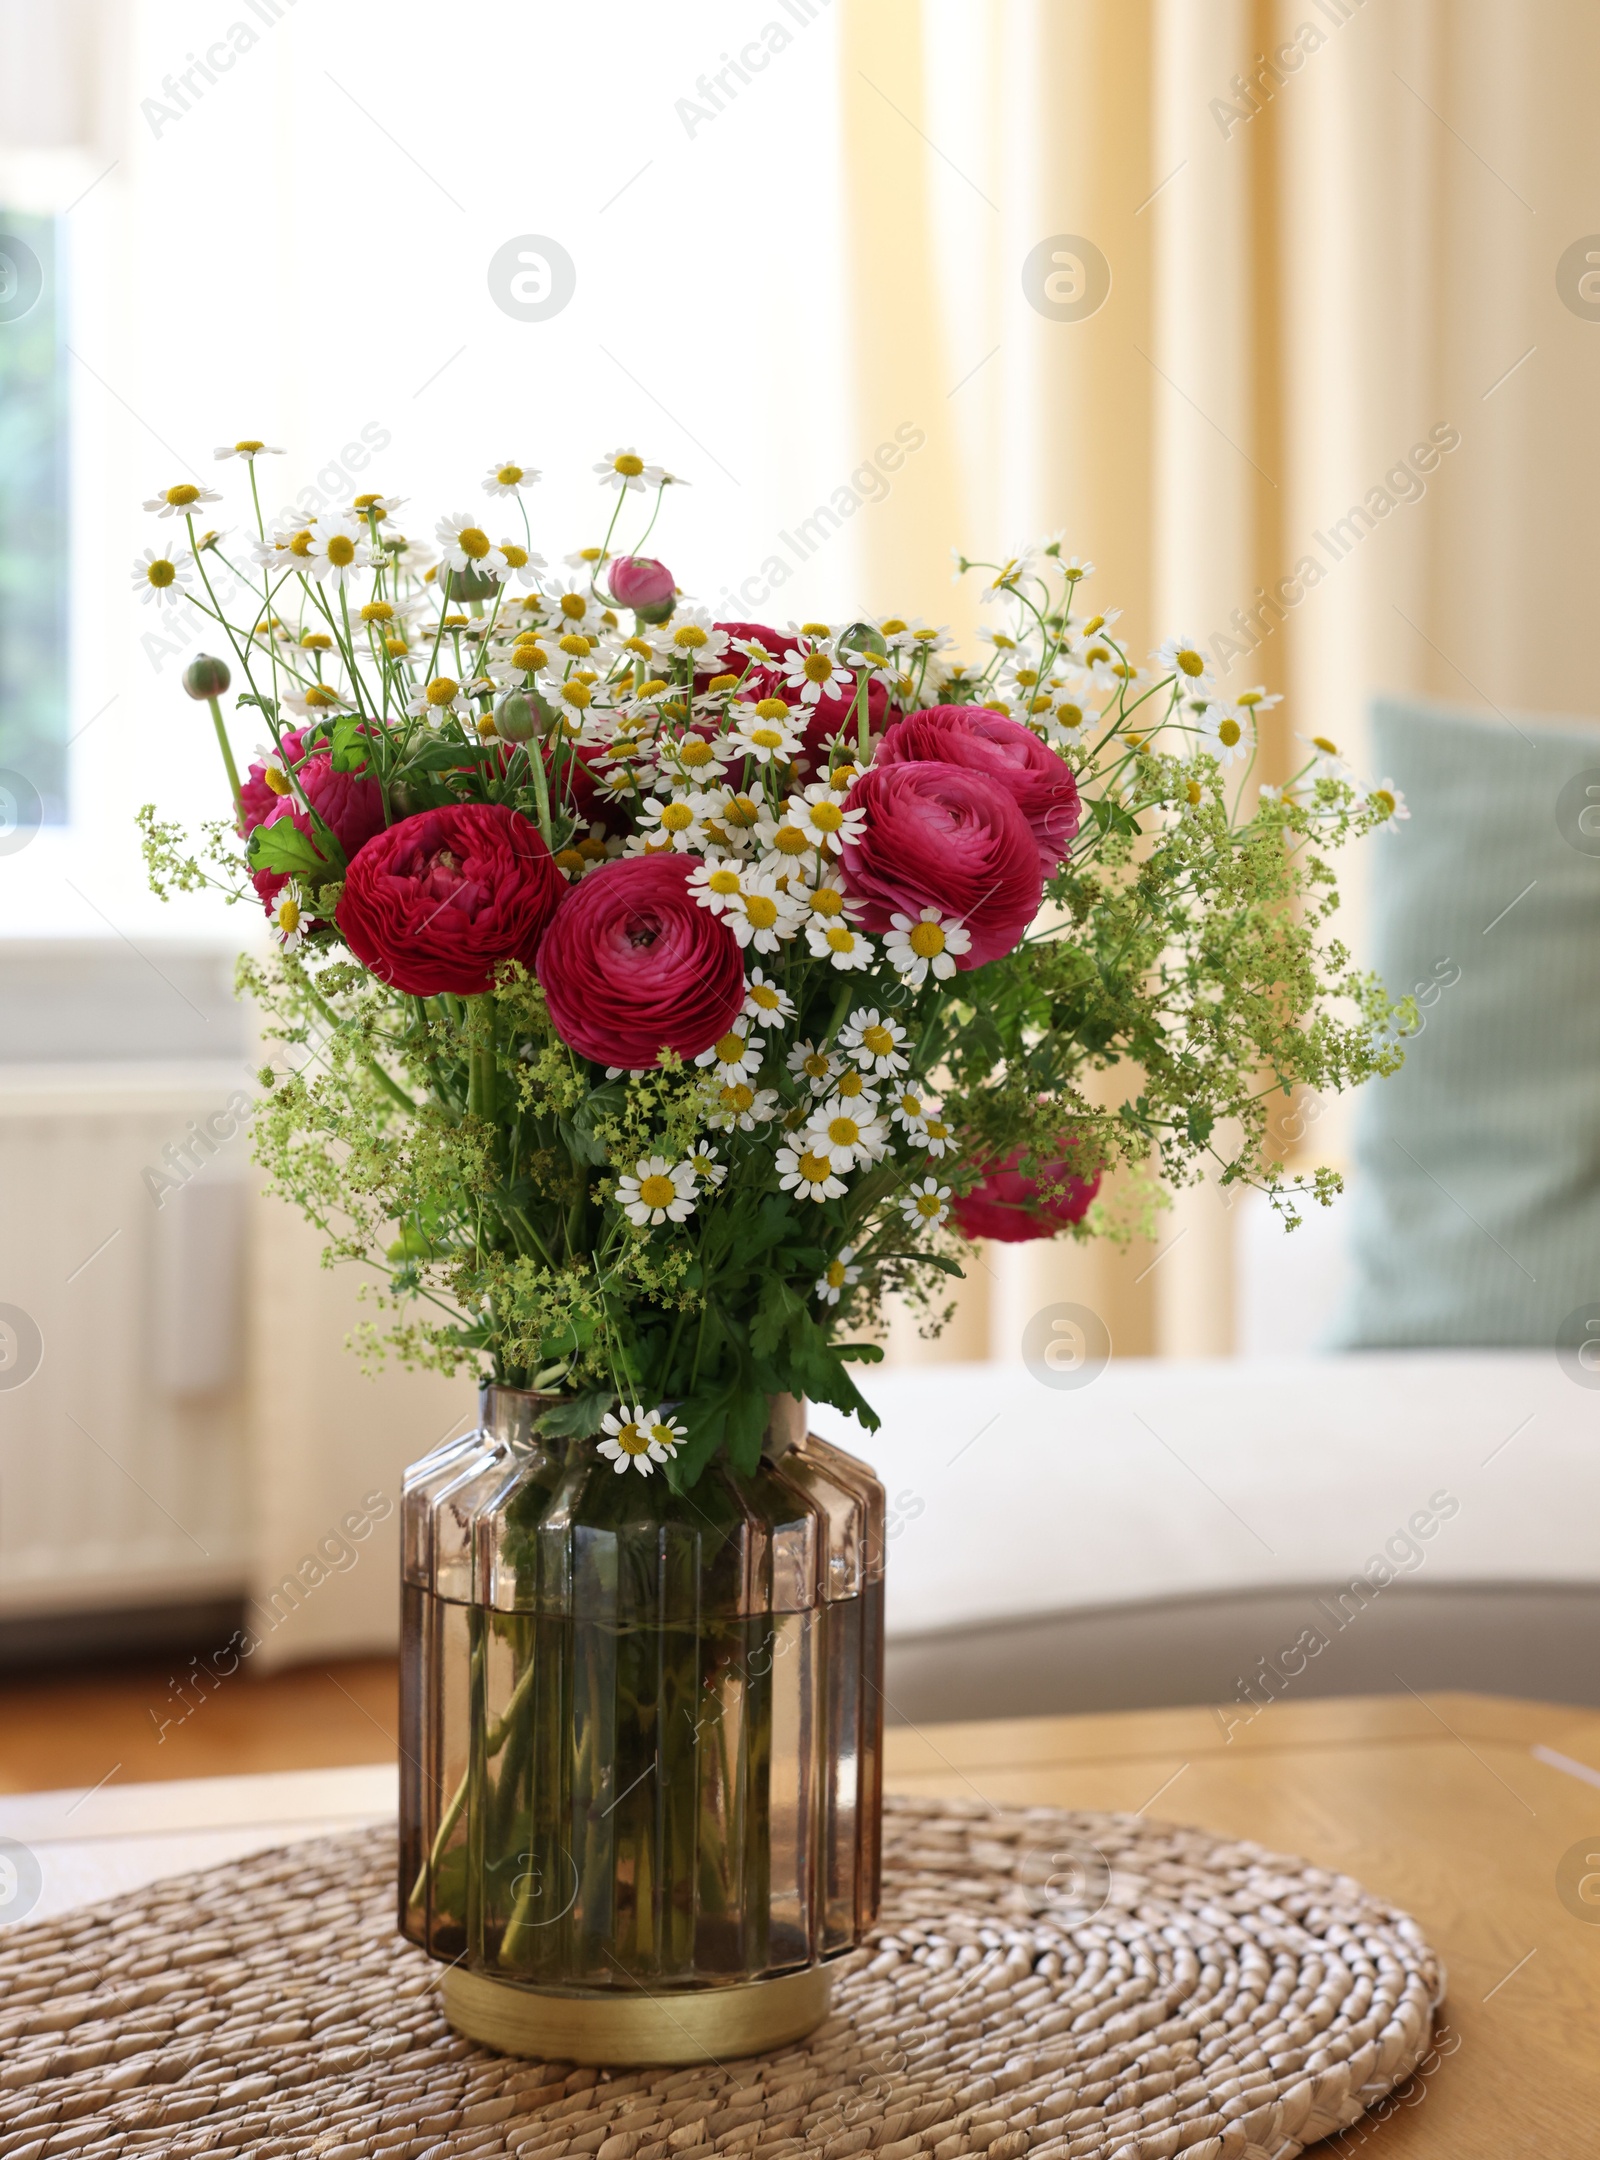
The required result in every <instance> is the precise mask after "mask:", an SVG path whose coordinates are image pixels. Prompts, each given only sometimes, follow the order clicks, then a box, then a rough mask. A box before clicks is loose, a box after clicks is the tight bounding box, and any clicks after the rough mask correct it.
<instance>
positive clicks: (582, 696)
mask: <svg viewBox="0 0 1600 2160" xmlns="http://www.w3.org/2000/svg"><path fill="white" fill-rule="evenodd" d="M561 695H562V697H563V699H564V700H565V701H566V703H567V704H568V705H576V706H577V708H578V710H579V712H584V711H586V710H587V709H588V707H589V706H590V705H591V704H592V703H593V702H594V692H593V691H592V690H591V689H590V688H589V685H588V684H587V683H586V682H576V681H574V682H568V683H563V684H562V685H561Z"/></svg>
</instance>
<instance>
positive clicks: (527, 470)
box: [483, 458, 543, 568]
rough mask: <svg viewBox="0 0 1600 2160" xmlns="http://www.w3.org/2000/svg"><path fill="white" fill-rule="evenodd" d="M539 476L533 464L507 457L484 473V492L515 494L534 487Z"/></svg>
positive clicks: (489, 493)
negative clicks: (521, 463) (520, 462)
mask: <svg viewBox="0 0 1600 2160" xmlns="http://www.w3.org/2000/svg"><path fill="white" fill-rule="evenodd" d="M538 478H539V474H538V473H537V472H536V471H535V469H534V468H533V466H531V465H519V464H518V463H517V462H516V460H515V459H514V458H506V459H505V460H504V461H503V462H502V463H500V464H498V465H491V466H490V467H489V470H488V471H487V472H486V473H485V474H484V476H483V492H484V493H485V495H515V494H517V493H518V492H519V491H520V490H521V489H523V488H530V487H532V486H533V484H534V482H535V481H536V480H537V479H538ZM542 567H543V566H542V565H541V568H542Z"/></svg>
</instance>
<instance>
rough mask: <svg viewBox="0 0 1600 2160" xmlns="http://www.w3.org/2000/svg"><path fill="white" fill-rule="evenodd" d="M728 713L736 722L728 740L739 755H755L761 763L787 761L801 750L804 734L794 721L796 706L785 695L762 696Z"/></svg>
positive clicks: (735, 707)
mask: <svg viewBox="0 0 1600 2160" xmlns="http://www.w3.org/2000/svg"><path fill="white" fill-rule="evenodd" d="M729 717H730V719H731V720H732V722H733V725H732V726H731V727H730V728H729V730H728V733H727V736H726V738H725V740H726V742H727V745H728V748H729V749H730V750H732V751H733V752H734V753H735V755H736V756H738V757H753V758H754V759H755V761H756V763H757V764H758V765H766V764H770V763H772V762H773V761H774V760H775V761H776V762H777V763H778V764H780V765H787V764H788V762H789V760H790V759H791V758H793V757H796V756H797V755H798V754H799V750H800V745H801V743H802V741H803V740H804V735H803V732H802V730H801V729H800V728H799V727H797V726H796V725H795V718H794V711H793V708H792V707H791V706H788V705H786V704H785V703H784V701H783V699H782V698H761V699H759V700H758V701H757V702H756V703H755V704H754V705H735V706H734V707H733V708H732V710H731V712H730V714H729Z"/></svg>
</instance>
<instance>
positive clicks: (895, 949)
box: [883, 907, 972, 988]
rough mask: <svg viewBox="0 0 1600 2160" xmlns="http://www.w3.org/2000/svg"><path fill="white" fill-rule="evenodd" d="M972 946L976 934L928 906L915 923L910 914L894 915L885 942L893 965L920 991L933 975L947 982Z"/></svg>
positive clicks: (958, 920) (890, 918) (884, 945)
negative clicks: (959, 959)
mask: <svg viewBox="0 0 1600 2160" xmlns="http://www.w3.org/2000/svg"><path fill="white" fill-rule="evenodd" d="M971 945H972V934H971V932H970V931H969V930H967V929H966V928H965V926H964V925H963V924H962V922H961V920H960V918H959V917H958V916H955V915H941V914H940V913H939V910H938V909H937V908H931V907H925V908H924V909H923V910H922V913H921V915H920V916H918V918H917V920H916V921H915V922H913V921H912V919H911V917H910V916H909V915H900V914H894V915H891V916H890V917H889V928H888V930H887V931H886V932H885V933H884V940H883V949H884V951H885V952H886V953H887V954H888V956H889V965H890V966H891V967H892V968H894V969H895V970H896V971H897V972H898V973H899V974H901V975H903V976H904V977H905V979H906V981H907V982H908V983H911V984H913V985H914V986H916V987H918V988H920V987H921V985H922V984H923V983H925V982H926V981H927V979H928V977H929V976H930V975H933V976H935V977H936V978H937V979H938V980H939V981H940V982H944V981H946V980H947V979H948V978H949V977H950V976H952V975H953V974H954V973H955V971H956V961H957V959H958V958H959V957H960V955H961V954H962V953H964V952H967V951H969V950H970V948H971Z"/></svg>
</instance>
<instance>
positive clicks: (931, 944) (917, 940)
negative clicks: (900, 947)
mask: <svg viewBox="0 0 1600 2160" xmlns="http://www.w3.org/2000/svg"><path fill="white" fill-rule="evenodd" d="M906 943H907V944H908V945H909V946H910V947H911V950H912V951H913V952H914V953H915V954H916V955H917V958H918V959H919V960H937V959H938V957H939V955H940V953H942V952H943V951H944V943H945V939H944V932H943V931H942V930H941V929H940V928H939V925H938V924H937V923H936V922H919V923H917V924H915V925H914V926H913V928H912V932H911V935H910V937H908V938H907V939H906Z"/></svg>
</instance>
